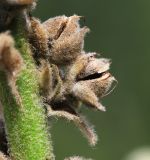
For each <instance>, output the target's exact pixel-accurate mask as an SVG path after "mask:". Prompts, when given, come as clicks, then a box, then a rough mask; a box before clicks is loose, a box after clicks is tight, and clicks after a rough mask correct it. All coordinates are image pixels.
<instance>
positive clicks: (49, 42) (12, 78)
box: [0, 0, 116, 159]
mask: <svg viewBox="0 0 150 160" xmlns="http://www.w3.org/2000/svg"><path fill="white" fill-rule="evenodd" d="M1 2H2V5H1V8H0V16H1V17H0V28H3V27H6V26H8V25H10V23H11V22H12V21H13V19H14V18H15V17H16V15H17V13H18V12H21V13H23V14H24V15H25V16H24V17H25V18H26V23H28V24H27V28H26V30H27V32H28V33H27V35H28V39H29V41H30V44H31V49H32V51H33V57H34V59H35V62H36V64H37V68H38V73H39V87H40V91H39V92H40V95H41V97H42V100H43V104H44V106H45V107H46V111H47V115H48V117H52V116H54V117H62V118H65V119H67V120H69V121H73V122H74V123H75V125H76V126H77V127H79V129H80V130H81V131H82V133H83V134H84V135H85V136H86V138H87V139H88V141H89V143H90V144H91V145H92V146H94V145H95V144H96V143H97V135H96V133H95V131H94V129H93V126H92V125H90V124H89V123H88V122H87V120H86V118H84V116H82V115H81V113H80V107H81V104H82V103H83V104H86V105H87V106H89V107H91V108H93V109H96V110H101V111H105V110H106V109H105V107H104V106H103V105H102V104H101V102H100V101H101V98H102V97H104V96H105V95H107V94H108V93H110V92H111V91H112V87H111V86H112V83H113V82H116V79H115V78H114V77H113V76H112V75H111V74H110V72H109V68H110V64H111V61H110V60H109V59H106V58H96V53H95V52H94V53H86V52H85V51H84V37H85V35H86V33H87V32H89V28H87V27H83V28H81V27H80V24H79V20H80V18H81V16H78V15H73V16H71V17H67V16H58V17H55V18H51V19H48V20H47V21H45V22H44V23H41V22H40V20H38V19H36V18H34V17H32V16H31V15H30V16H29V14H28V12H29V11H30V8H31V6H33V5H34V3H35V1H33V0H15V1H11V0H7V1H6V0H2V1H1ZM12 2H13V3H12ZM6 6H7V7H6ZM25 11H26V12H25ZM3 22H5V23H3ZM0 42H1V43H0V70H3V71H5V73H6V75H7V80H8V82H9V86H10V88H11V89H12V94H13V95H14V96H15V98H16V101H17V102H18V104H21V98H20V96H19V93H18V90H17V87H16V84H15V83H16V77H17V75H18V74H19V72H20V69H21V68H22V66H23V60H22V58H21V56H20V53H19V52H18V50H16V49H15V47H14V40H13V39H12V37H11V36H10V35H9V33H2V34H0ZM0 157H2V158H3V156H2V155H1V156H0ZM4 158H5V157H4ZM72 159H80V158H79V157H75V158H72Z"/></svg>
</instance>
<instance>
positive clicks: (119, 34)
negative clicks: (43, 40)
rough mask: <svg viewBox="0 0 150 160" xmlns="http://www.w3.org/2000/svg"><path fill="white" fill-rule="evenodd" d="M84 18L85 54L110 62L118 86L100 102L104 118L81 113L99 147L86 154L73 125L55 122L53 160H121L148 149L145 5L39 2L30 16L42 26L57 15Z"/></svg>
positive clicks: (149, 37) (142, 1) (149, 6)
mask: <svg viewBox="0 0 150 160" xmlns="http://www.w3.org/2000/svg"><path fill="white" fill-rule="evenodd" d="M74 13H76V14H78V15H82V16H85V19H86V21H85V22H82V23H83V24H84V23H85V25H87V26H88V27H90V29H91V32H90V34H88V36H87V37H86V40H85V50H86V51H96V52H98V53H102V56H103V57H107V58H111V59H112V60H113V63H112V67H111V71H112V73H113V74H114V76H115V77H116V78H117V79H118V81H119V85H118V87H117V89H116V90H115V91H114V92H113V94H111V95H109V96H108V97H106V98H105V99H104V100H103V104H104V105H105V106H108V107H107V112H105V113H102V112H94V111H92V110H89V109H86V108H82V112H83V114H86V115H87V117H88V119H89V120H90V121H91V122H92V123H93V124H95V129H96V131H97V133H98V135H99V139H100V140H99V142H98V145H97V146H96V147H94V148H91V147H90V146H89V145H88V143H87V141H86V139H84V138H83V137H82V135H81V134H80V132H79V131H78V130H77V129H76V127H75V126H74V125H73V124H70V123H68V122H66V121H62V120H58V121H55V122H54V124H53V128H52V139H53V144H54V152H55V154H56V160H62V159H63V158H64V157H68V156H71V155H81V156H84V157H90V158H93V159H95V160H122V159H123V158H124V157H125V156H126V154H128V153H129V152H130V151H132V150H134V149H136V148H139V147H142V146H149V145H150V91H149V90H150V71H149V69H148V68H150V1H149V0H82V1H81V0H74V1H73V0H43V1H42V0H39V3H38V6H37V10H36V11H35V12H34V15H35V16H37V17H39V18H41V19H42V21H44V20H46V19H48V18H50V17H54V16H56V15H63V14H65V15H67V16H70V15H72V14H74Z"/></svg>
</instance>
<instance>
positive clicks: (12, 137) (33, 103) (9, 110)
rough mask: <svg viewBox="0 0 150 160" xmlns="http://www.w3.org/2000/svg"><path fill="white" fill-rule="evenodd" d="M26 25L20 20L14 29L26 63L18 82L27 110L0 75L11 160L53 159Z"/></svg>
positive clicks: (17, 44) (0, 88)
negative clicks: (17, 100) (26, 34)
mask: <svg viewBox="0 0 150 160" xmlns="http://www.w3.org/2000/svg"><path fill="white" fill-rule="evenodd" d="M18 24H19V25H18ZM23 25H24V24H23V21H19V22H18V23H17V24H16V25H15V27H14V28H15V31H14V32H13V30H12V32H13V35H14V38H15V41H16V48H17V49H18V50H19V51H20V53H21V55H22V57H23V62H24V66H23V69H22V70H21V72H20V74H19V76H18V77H17V81H16V85H17V88H18V91H19V94H20V96H21V99H22V106H23V107H21V106H18V105H17V103H16V100H15V98H14V97H13V95H12V93H11V89H10V87H9V86H8V83H7V78H6V75H5V73H3V72H0V98H1V101H2V104H3V107H4V117H5V125H6V132H7V139H8V143H9V152H10V157H11V159H13V160H49V159H50V160H52V159H54V157H53V153H52V144H51V141H50V135H49V134H48V127H47V122H46V117H45V113H44V108H43V106H42V102H41V101H40V96H39V88H38V76H37V73H36V72H37V71H36V67H35V65H34V61H33V59H32V56H31V51H30V48H29V44H28V42H27V38H26V36H25V32H24V27H23Z"/></svg>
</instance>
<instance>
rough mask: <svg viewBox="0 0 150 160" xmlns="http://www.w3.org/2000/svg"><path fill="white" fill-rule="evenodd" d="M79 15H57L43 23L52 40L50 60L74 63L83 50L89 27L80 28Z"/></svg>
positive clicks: (56, 62) (60, 63)
mask: <svg viewBox="0 0 150 160" xmlns="http://www.w3.org/2000/svg"><path fill="white" fill-rule="evenodd" d="M79 19H80V17H79V16H77V15H74V16H71V17H66V16H61V17H55V18H53V19H49V20H47V21H46V22H44V23H43V25H44V26H45V27H46V28H47V31H48V35H49V40H50V44H51V46H50V58H49V60H50V61H51V62H53V63H55V64H58V65H67V64H70V63H72V62H73V61H74V60H75V59H76V58H77V56H79V55H80V54H81V52H82V50H83V45H84V37H85V34H86V33H87V32H89V29H88V28H87V27H83V28H80V25H79V22H78V21H79Z"/></svg>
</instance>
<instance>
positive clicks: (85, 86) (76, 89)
mask: <svg viewBox="0 0 150 160" xmlns="http://www.w3.org/2000/svg"><path fill="white" fill-rule="evenodd" d="M109 66H110V60H108V59H104V58H101V59H96V58H92V59H91V60H90V61H89V63H87V66H86V67H85V68H84V69H83V70H82V71H81V72H80V73H79V74H78V76H77V78H76V83H75V84H74V85H73V87H72V92H73V95H74V96H75V97H77V98H79V99H80V100H81V101H83V102H84V103H86V104H88V105H90V106H93V107H96V108H97V109H99V110H103V111H105V108H104V107H103V106H102V105H101V104H100V103H99V98H102V97H103V96H104V95H105V94H106V93H107V92H108V90H109V88H110V87H111V84H112V82H113V81H115V78H114V77H113V76H112V75H111V74H110V73H109V72H108V70H109Z"/></svg>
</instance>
